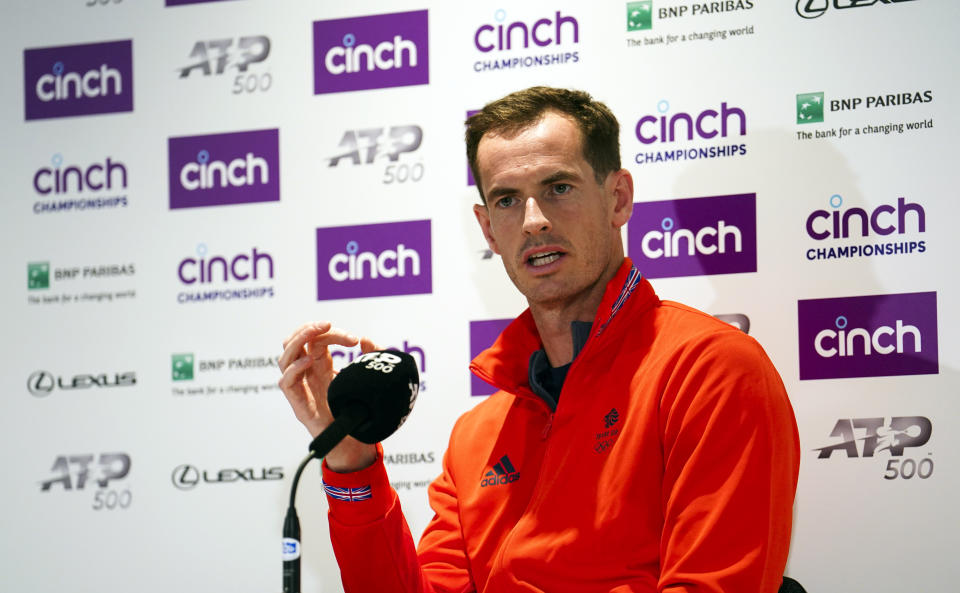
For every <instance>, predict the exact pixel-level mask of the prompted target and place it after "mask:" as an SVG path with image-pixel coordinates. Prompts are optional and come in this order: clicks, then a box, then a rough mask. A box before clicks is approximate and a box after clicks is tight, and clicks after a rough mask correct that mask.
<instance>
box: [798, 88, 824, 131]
mask: <svg viewBox="0 0 960 593" xmlns="http://www.w3.org/2000/svg"><path fill="white" fill-rule="evenodd" d="M822 121H823V93H801V94H799V95H797V123H798V124H817V123H820V122H822Z"/></svg>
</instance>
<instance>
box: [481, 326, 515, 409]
mask: <svg viewBox="0 0 960 593" xmlns="http://www.w3.org/2000/svg"><path fill="white" fill-rule="evenodd" d="M512 321H513V319H484V320H483V321H471V322H470V360H473V359H474V358H476V357H477V356H478V355H479V354H480V353H481V352H483V351H484V350H486V349H487V348H489V347H490V346H493V343H494V342H496V341H497V338H498V337H499V336H500V333H501V332H502V331H503V330H504V329H506V327H507V326H508V325H510V322H512ZM496 391H497V388H496V387H494V386H493V385H490V384H489V383H487V382H486V381H484V380H483V379H481V378H480V377H478V376H476V375H474V374H473V373H470V395H471V396H476V395H491V394H493V393H495V392H496Z"/></svg>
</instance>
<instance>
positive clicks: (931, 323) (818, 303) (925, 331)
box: [797, 292, 939, 380]
mask: <svg viewBox="0 0 960 593" xmlns="http://www.w3.org/2000/svg"><path fill="white" fill-rule="evenodd" d="M797 317H798V323H799V339H800V344H799V346H800V380H808V379H840V378H847V377H889V376H896V375H926V374H937V373H938V372H939V359H938V354H937V349H938V347H937V293H935V292H915V293H907V294H883V295H876V296H860V297H843V298H831V299H810V300H802V301H798V302H797Z"/></svg>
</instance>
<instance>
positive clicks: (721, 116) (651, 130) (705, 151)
mask: <svg viewBox="0 0 960 593" xmlns="http://www.w3.org/2000/svg"><path fill="white" fill-rule="evenodd" d="M719 107H720V108H719V110H717V109H713V108H707V109H704V110H703V111H701V112H699V113H686V112H683V111H679V112H677V113H674V114H672V115H671V114H670V102H669V101H667V100H662V101H660V102H658V103H657V112H658V114H657V115H653V114H648V115H644V116H642V117H641V118H640V119H639V120H637V125H636V127H635V128H634V133H635V134H636V137H637V140H639V141H640V143H641V144H643V145H645V146H647V147H649V148H651V149H652V148H654V147H659V146H662V145H663V144H671V145H672V144H674V143H683V142H694V141H700V142H710V143H711V144H712V145H711V146H707V147H701V148H677V149H670V150H656V151H654V150H647V151H646V152H638V153H637V154H636V156H635V157H634V162H636V163H637V164H638V165H643V164H657V163H664V162H675V161H688V160H690V161H692V160H697V159H712V158H717V157H726V156H738V155H745V154H747V145H746V144H744V143H741V144H726V143H724V144H722V145H716V144H713V143H715V142H717V140H725V139H726V138H727V137H728V136H730V137H731V139H732V138H733V137H734V136H746V135H747V114H746V112H744V110H743V109H740V108H739V107H733V106H731V105H729V104H728V103H727V102H726V101H724V102H721V103H720V106H719Z"/></svg>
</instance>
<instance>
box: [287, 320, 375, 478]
mask: <svg viewBox="0 0 960 593" xmlns="http://www.w3.org/2000/svg"><path fill="white" fill-rule="evenodd" d="M357 343H359V344H360V350H361V352H363V353H367V352H371V351H373V350H377V349H378V347H377V346H376V345H375V344H374V343H373V341H371V340H370V339H369V338H357V337H356V336H354V335H351V334H349V333H347V332H346V331H344V330H341V329H337V328H334V327H331V324H330V322H328V321H319V322H316V323H307V324H306V325H302V326H300V327H299V328H297V329H296V331H294V332H293V333H292V334H291V335H290V337H288V338H287V339H286V340H284V342H283V354H281V355H280V360H279V366H280V371H281V372H282V373H283V376H282V377H280V381H279V382H278V385H279V386H280V389H281V390H282V391H283V394H284V395H285V396H287V401H288V402H290V407H291V408H293V413H294V414H295V415H296V417H297V420H299V421H300V422H301V423H302V424H303V425H304V426H305V427H307V430H308V431H310V435H311V436H312V437H314V438H316V436H317V435H318V434H320V433H321V432H323V430H324V429H325V428H327V426H329V425H330V423H331V422H333V415H332V414H331V413H330V408H329V406H327V388H328V387H329V386H330V382H331V381H333V378H334V377H335V376H336V375H337V371H335V370H333V358H332V357H331V356H330V351H329V346H331V345H334V344H336V345H338V346H346V347H350V346H356V345H357ZM376 458H377V449H376V447H375V446H374V445H368V444H366V443H361V442H360V441H358V440H356V439H354V438H353V437H350V436H348V437H347V438H345V439H344V440H343V441H341V442H340V444H339V445H337V446H336V447H335V448H334V449H333V451H331V452H330V453H329V454H328V455H327V456H326V458H325V460H326V462H327V467H329V468H330V469H332V470H333V471H335V472H340V473H348V472H355V471H359V470H361V469H364V468H365V467H369V466H370V465H371V464H373V462H374V461H376Z"/></svg>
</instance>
